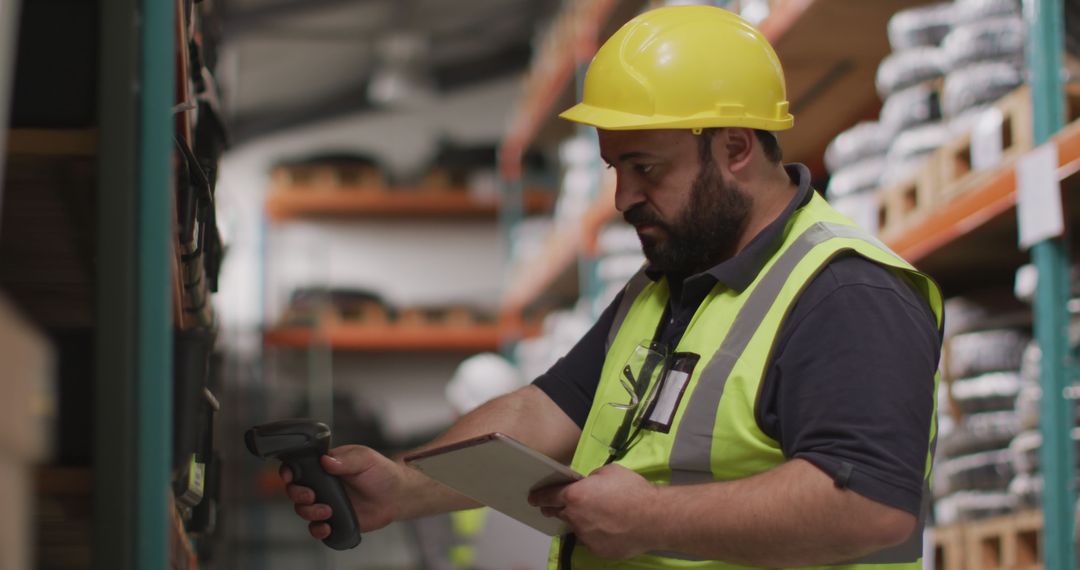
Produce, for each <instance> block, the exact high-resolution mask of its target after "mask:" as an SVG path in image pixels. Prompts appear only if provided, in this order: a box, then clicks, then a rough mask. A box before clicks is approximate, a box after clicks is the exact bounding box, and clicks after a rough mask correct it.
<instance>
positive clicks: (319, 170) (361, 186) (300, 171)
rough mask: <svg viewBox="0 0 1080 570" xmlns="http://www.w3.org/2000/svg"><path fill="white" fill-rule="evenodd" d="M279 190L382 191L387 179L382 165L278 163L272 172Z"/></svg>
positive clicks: (271, 177) (275, 186)
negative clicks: (279, 164)
mask: <svg viewBox="0 0 1080 570" xmlns="http://www.w3.org/2000/svg"><path fill="white" fill-rule="evenodd" d="M270 180H271V184H272V186H273V187H274V189H275V190H283V191H288V192H338V191H346V192H356V191H363V192H373V191H374V192H381V191H384V190H386V189H387V184H386V180H385V178H384V177H383V175H382V173H381V172H380V171H379V169H378V168H375V167H374V166H368V165H360V164H333V163H328V164H303V165H289V166H278V167H275V168H274V170H273V171H272V172H271V174H270Z"/></svg>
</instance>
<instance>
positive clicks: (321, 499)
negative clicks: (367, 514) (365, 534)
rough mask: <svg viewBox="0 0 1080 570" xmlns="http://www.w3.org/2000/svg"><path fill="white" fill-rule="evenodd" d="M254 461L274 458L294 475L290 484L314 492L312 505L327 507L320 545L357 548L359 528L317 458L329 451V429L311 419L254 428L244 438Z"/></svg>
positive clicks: (345, 497) (341, 492)
mask: <svg viewBox="0 0 1080 570" xmlns="http://www.w3.org/2000/svg"><path fill="white" fill-rule="evenodd" d="M244 441H245V442H246V443H247V448H248V451H250V452H251V453H253V454H254V455H255V456H256V457H259V458H262V459H266V458H270V457H276V458H278V459H280V460H281V462H282V463H284V464H285V465H286V466H287V467H288V468H289V469H290V470H291V471H292V474H293V482H294V483H296V484H297V485H303V486H304V487H310V488H311V490H313V491H315V502H316V503H322V504H324V505H329V506H330V508H331V509H332V510H333V514H332V515H331V516H330V519H329V520H327V521H326V522H327V523H329V524H330V536H328V537H326V538H325V539H323V544H325V545H327V546H329V547H330V548H333V549H334V550H348V549H350V548H353V547H355V546H356V545H357V544H360V524H359V523H358V522H357V520H356V512H355V511H353V508H352V505H351V504H350V503H349V497H348V495H346V494H345V487H344V485H342V484H341V480H340V479H338V478H337V477H335V476H333V475H331V474H329V473H327V472H326V471H325V470H323V467H322V464H320V463H319V458H320V457H322V456H323V455H325V454H326V452H327V451H328V450H329V449H330V428H329V427H327V425H326V424H324V423H321V422H317V421H315V420H310V419H291V420H281V421H277V422H271V423H268V424H262V425H258V426H255V427H253V428H251V429H249V430H247V432H246V433H245V434H244Z"/></svg>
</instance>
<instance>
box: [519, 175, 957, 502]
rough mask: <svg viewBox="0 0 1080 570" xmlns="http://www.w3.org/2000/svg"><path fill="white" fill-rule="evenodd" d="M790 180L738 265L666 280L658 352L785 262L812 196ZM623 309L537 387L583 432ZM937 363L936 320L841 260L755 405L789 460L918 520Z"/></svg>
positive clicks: (869, 266) (807, 294)
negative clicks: (779, 209) (716, 293)
mask: <svg viewBox="0 0 1080 570" xmlns="http://www.w3.org/2000/svg"><path fill="white" fill-rule="evenodd" d="M786 169H787V172H788V175H789V176H790V177H791V179H792V182H793V184H794V185H796V186H797V187H798V189H797V190H796V191H795V193H794V195H793V197H792V200H791V202H790V204H789V205H788V206H787V208H786V209H785V210H784V212H783V213H782V214H781V215H780V216H779V217H778V218H777V219H776V220H775V221H773V222H772V223H771V224H770V225H769V226H767V227H766V228H765V229H764V230H762V231H761V233H759V234H758V235H757V236H756V237H755V238H754V239H753V240H752V241H751V242H750V243H749V244H748V245H747V246H746V247H745V248H744V249H743V250H742V251H741V252H739V254H738V255H737V256H735V257H733V258H731V259H728V260H726V261H724V262H722V263H720V264H718V265H716V266H715V267H713V268H711V269H709V270H708V271H706V272H703V273H699V274H697V275H693V276H690V277H688V278H685V279H683V278H681V277H680V276H677V275H669V276H668V279H669V283H670V287H671V300H670V301H669V304H668V308H667V313H666V314H665V317H664V322H663V324H662V326H661V329H660V330H659V331H658V332H657V339H656V340H658V341H660V342H663V343H665V344H666V345H667V346H669V347H674V346H676V345H677V344H678V342H679V339H680V338H682V335H683V333H684V332H685V331H686V327H687V326H688V325H689V322H690V319H691V317H693V315H694V313H695V311H696V310H697V308H698V305H700V304H701V301H702V300H704V298H705V296H706V295H708V293H709V291H710V290H712V288H713V286H715V285H716V284H717V283H719V284H721V285H722V286H724V287H728V288H730V289H734V290H736V291H742V290H743V289H745V288H746V287H747V286H749V285H750V283H751V282H752V281H753V280H754V278H755V277H756V276H757V274H758V273H759V272H760V271H761V269H762V267H763V266H764V264H765V263H766V262H767V261H768V259H769V258H770V257H771V256H772V255H773V254H774V253H776V251H777V249H778V248H779V247H780V245H781V242H782V238H783V231H784V227H785V225H786V224H787V221H788V219H789V218H790V217H791V215H792V213H793V212H794V211H795V210H796V209H797V208H798V207H799V206H801V205H803V204H805V203H806V202H807V201H808V200H809V199H810V197H811V195H812V193H813V192H814V190H813V189H812V188H811V187H810V172H809V170H807V168H806V167H805V166H803V165H801V164H791V165H787V166H786ZM650 277H652V278H654V279H657V278H659V275H657V274H652V275H650ZM621 298H622V295H621V294H620V295H619V297H617V298H616V299H615V300H614V301H613V302H612V304H611V305H609V306H608V308H607V309H605V310H604V312H603V314H602V315H601V316H600V319H599V320H598V321H597V322H596V324H595V325H593V327H592V329H590V330H589V332H588V333H586V334H585V336H584V337H582V338H581V340H580V341H579V342H578V343H577V345H575V346H574V348H573V349H571V350H570V352H568V353H567V354H566V356H564V357H563V358H561V359H560V360H559V361H558V362H557V363H556V364H555V365H554V366H552V367H551V369H550V370H548V371H547V372H546V373H544V374H543V375H542V376H540V377H539V378H537V379H536V380H535V382H534V384H535V385H536V386H538V387H539V388H540V389H541V390H543V391H544V392H545V393H546V394H547V395H548V396H549V397H550V398H551V399H552V400H553V401H554V402H555V403H556V404H557V405H558V406H559V407H560V408H562V410H563V411H564V412H566V414H567V415H568V416H570V418H571V419H573V420H574V421H575V422H577V424H578V426H584V425H585V419H586V417H587V416H588V414H589V408H590V407H591V406H592V399H593V396H594V395H595V393H596V386H597V383H598V382H599V379H600V372H601V368H602V367H603V362H604V357H605V349H604V345H605V341H606V339H607V335H608V331H609V330H610V329H611V326H612V323H613V320H614V314H615V311H616V308H617V307H618V305H619V301H620V300H621ZM940 351H941V335H940V333H939V331H938V328H937V325H936V322H935V319H934V315H933V313H932V312H931V311H930V308H929V307H928V306H927V304H926V302H925V301H924V300H923V299H922V298H921V297H920V296H919V295H917V294H916V293H914V292H913V291H912V290H911V289H910V288H909V287H908V286H907V285H905V284H904V282H903V281H901V280H900V279H899V278H898V277H897V276H896V275H894V274H893V273H892V272H890V271H889V270H887V269H885V268H883V267H881V266H880V265H877V264H875V263H872V262H870V261H868V260H866V259H865V258H862V257H860V256H857V255H854V254H852V255H846V256H841V257H838V258H836V259H834V260H833V261H831V262H829V264H828V265H826V267H825V268H824V269H823V270H822V272H821V273H819V274H818V275H817V276H816V277H814V279H813V280H812V281H811V282H810V283H809V284H808V285H807V287H806V289H805V290H804V291H803V293H802V294H801V295H800V296H799V298H798V300H797V301H796V303H795V305H794V307H793V308H792V311H791V314H790V315H788V317H787V319H786V320H785V321H784V323H783V324H782V325H781V328H780V335H779V339H778V341H777V343H776V345H775V348H774V351H773V354H772V356H771V360H770V362H769V366H768V369H767V371H766V374H765V378H764V379H763V381H762V384H761V388H760V390H761V391H760V393H759V394H758V399H757V407H756V410H755V417H756V419H757V424H758V426H759V427H760V428H761V430H762V431H763V432H764V433H765V434H767V435H769V436H770V437H772V438H774V439H775V440H777V441H778V442H780V446H781V448H782V449H783V453H784V456H785V457H787V458H796V457H798V458H802V459H805V460H807V461H809V462H811V463H813V464H814V465H816V466H818V467H819V468H820V469H822V470H823V471H825V472H826V473H828V474H829V475H830V476H831V477H833V479H834V480H835V481H836V482H837V484H838V485H841V486H845V487H847V488H850V489H852V490H853V491H855V492H857V493H859V494H861V495H863V496H865V497H868V498H870V499H873V500H875V501H878V502H881V503H884V504H886V505H890V506H893V507H896V508H899V509H902V510H904V511H907V512H909V513H912V514H915V515H917V514H918V513H919V507H920V504H921V500H922V490H923V470H924V468H925V464H926V453H927V448H928V445H929V440H930V417H931V414H933V409H934V401H933V397H934V373H935V371H936V370H937V364H938V357H939V355H940Z"/></svg>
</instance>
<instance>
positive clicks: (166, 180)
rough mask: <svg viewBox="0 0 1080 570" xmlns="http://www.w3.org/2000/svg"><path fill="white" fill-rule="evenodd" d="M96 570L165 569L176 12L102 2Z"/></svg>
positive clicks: (150, 3)
mask: <svg viewBox="0 0 1080 570" xmlns="http://www.w3.org/2000/svg"><path fill="white" fill-rule="evenodd" d="M100 6H101V19H100V26H101V28H100V32H101V35H100V37H101V51H100V60H99V61H100V76H99V78H100V81H99V85H100V87H99V100H100V103H99V109H98V124H99V136H100V139H99V140H100V144H99V149H100V151H99V155H98V244H97V258H98V260H97V261H98V266H97V267H98V282H97V303H96V305H97V321H98V330H97V334H96V338H97V346H96V354H97V370H96V372H97V374H96V377H97V384H96V390H95V392H96V396H95V404H94V412H95V414H94V417H95V444H94V445H95V453H94V457H95V465H94V487H95V489H94V491H95V492H94V525H93V526H94V530H93V533H94V534H93V540H94V542H93V544H94V553H93V556H94V559H93V565H94V568H97V569H101V570H105V569H109V570H126V569H153V568H166V567H167V565H168V554H169V540H168V532H169V531H168V529H169V525H170V513H169V502H168V497H169V486H168V482H169V476H170V474H169V457H170V453H169V450H171V449H172V433H171V429H172V382H171V379H172V313H171V287H170V271H171V264H170V259H171V257H172V250H171V246H170V238H171V234H170V231H169V228H172V227H173V225H172V220H171V215H172V208H171V200H172V196H173V193H172V172H171V163H170V160H171V156H172V132H173V123H172V114H171V107H172V101H173V98H174V93H175V89H174V81H175V79H174V66H175V62H174V57H175V56H174V53H175V52H174V41H175V40H174V37H175V22H174V19H175V12H174V10H175V5H174V4H173V3H172V2H161V1H160V0H156V1H155V0H109V1H105V2H101V3H100Z"/></svg>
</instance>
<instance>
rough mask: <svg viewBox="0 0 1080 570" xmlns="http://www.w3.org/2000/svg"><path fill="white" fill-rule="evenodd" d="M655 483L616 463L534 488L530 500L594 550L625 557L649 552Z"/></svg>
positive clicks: (606, 555) (615, 556)
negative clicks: (568, 480) (563, 482)
mask: <svg viewBox="0 0 1080 570" xmlns="http://www.w3.org/2000/svg"><path fill="white" fill-rule="evenodd" d="M656 497H657V487H656V486H655V485H653V484H652V483H649V482H648V481H646V480H645V478H644V477H642V476H641V475H638V474H637V473H634V472H633V471H631V470H629V469H627V468H625V467H622V466H621V465H614V464H612V465H606V466H604V467H601V468H600V469H597V470H596V471H593V472H592V473H591V474H590V475H589V476H588V477H586V478H584V479H582V480H580V481H577V482H575V483H570V484H568V485H560V486H553V487H546V488H544V489H537V490H536V491H533V492H532V493H531V494H530V495H529V503H530V504H532V505H535V506H538V507H540V510H541V511H542V512H543V513H544V514H545V515H547V516H549V517H550V516H554V517H558V518H560V519H562V520H564V521H566V523H567V524H568V525H570V528H571V529H572V530H573V531H574V534H575V535H577V538H578V540H579V541H580V542H581V543H582V544H584V545H585V546H586V547H587V548H588V549H589V550H591V551H592V552H593V553H594V554H596V555H599V556H604V557H607V558H630V557H632V556H637V555H638V554H641V553H643V552H647V551H649V550H652V548H653V547H652V546H651V541H650V539H651V535H650V533H649V529H650V527H651V526H652V525H654V524H655V523H656V522H657V521H655V520H651V517H652V516H653V515H652V514H651V509H650V508H651V507H652V505H653V504H654V502H655V501H656Z"/></svg>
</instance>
